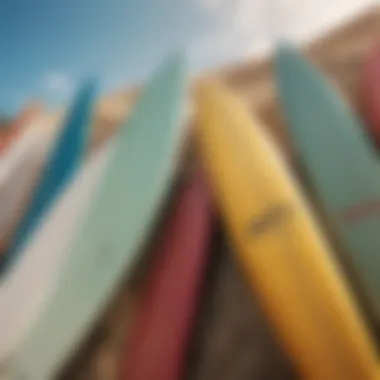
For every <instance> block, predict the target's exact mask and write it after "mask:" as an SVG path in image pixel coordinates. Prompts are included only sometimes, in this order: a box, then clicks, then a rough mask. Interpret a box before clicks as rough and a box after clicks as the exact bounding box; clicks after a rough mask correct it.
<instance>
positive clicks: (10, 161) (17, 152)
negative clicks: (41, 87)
mask: <svg viewBox="0 0 380 380" xmlns="http://www.w3.org/2000/svg"><path fill="white" fill-rule="evenodd" d="M39 116H40V115H36V117H35V118H33V119H32V120H31V121H30V124H29V125H26V126H25V128H23V130H22V131H20V135H19V136H18V138H17V139H16V141H15V142H14V143H13V144H12V145H11V146H10V147H9V148H8V149H6V151H4V152H3V153H2V155H1V159H0V199H1V200H2V202H1V206H0V242H1V245H0V248H1V251H0V255H1V254H2V253H3V252H4V251H5V249H6V247H7V245H8V244H9V238H10V236H11V234H12V233H13V231H14V229H15V226H16V225H17V222H18V221H19V219H20V215H22V213H23V211H24V209H25V206H26V204H27V202H28V200H29V199H30V193H31V190H32V189H33V188H34V186H35V184H36V182H37V179H38V173H39V171H40V170H41V167H42V166H43V163H44V161H45V159H46V155H45V153H44V152H43V151H41V149H40V145H41V144H40V140H41V138H42V136H41V133H39V132H41V131H40V129H39V128H37V127H38V126H39V125H40V117H39Z"/></svg>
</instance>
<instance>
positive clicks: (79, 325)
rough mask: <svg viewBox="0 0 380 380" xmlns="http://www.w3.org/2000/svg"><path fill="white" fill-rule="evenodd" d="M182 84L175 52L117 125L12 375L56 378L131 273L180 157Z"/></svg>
mask: <svg viewBox="0 0 380 380" xmlns="http://www.w3.org/2000/svg"><path fill="white" fill-rule="evenodd" d="M185 91H186V76H185V72H184V64H183V62H182V59H181V58H180V57H178V56H176V55H175V56H172V57H170V58H168V61H166V62H165V63H164V65H163V67H161V68H160V69H159V70H158V71H157V72H156V73H155V74H154V76H153V78H152V79H151V81H150V82H149V83H148V84H147V86H146V87H145V90H144V91H143V94H142V96H141V97H140V99H139V101H138V102H137V105H136V106H135V108H134V109H133V110H132V113H131V115H130V116H129V118H128V121H127V123H126V125H125V126H124V127H123V128H122V129H121V130H120V132H119V133H118V135H117V138H116V139H115V141H116V143H115V150H114V153H113V156H112V157H111V158H110V162H109V165H110V166H109V167H108V169H107V172H106V173H105V175H104V178H103V179H102V183H101V185H100V187H99V189H98V191H97V194H96V195H95V197H94V200H93V201H92V202H93V203H92V207H91V209H90V210H89V212H88V214H87V215H86V221H85V222H84V225H83V228H81V229H79V230H78V233H77V236H76V238H75V239H74V242H73V245H72V246H71V249H70V254H69V259H68V261H67V263H66V265H65V267H64V268H63V269H62V276H61V278H60V280H59V283H58V285H57V289H56V291H55V292H53V294H52V296H51V298H50V301H49V303H48V305H47V308H46V309H45V311H44V312H43V313H42V315H41V317H40V318H39V320H38V322H37V324H36V325H35V327H34V328H33V330H32V332H31V334H30V336H29V337H28V338H27V339H26V340H25V343H24V344H23V345H22V347H21V350H20V351H19V352H18V353H16V354H15V356H14V357H13V358H12V359H11V360H10V362H9V366H8V368H7V375H8V378H11V379H17V378H25V379H28V380H48V379H51V378H53V376H54V374H55V373H56V371H57V370H59V368H60V367H61V365H62V364H63V362H64V361H65V360H66V359H67V358H68V357H69V356H70V354H73V353H75V349H76V347H77V345H78V344H79V343H80V342H81V341H82V339H83V338H84V336H85V335H86V334H87V333H88V332H89V329H90V328H91V326H92V325H93V322H94V321H95V320H96V319H97V318H98V316H99V313H100V312H101V311H103V310H104V307H105V306H106V304H107V302H108V301H109V300H110V297H112V295H113V292H114V291H115V289H116V288H117V286H118V284H119V282H120V281H121V280H122V278H123V276H128V275H130V274H131V272H132V270H133V268H134V265H135V264H136V263H137V261H138V258H139V255H138V254H139V251H140V249H141V248H142V247H143V244H144V242H145V240H146V239H147V238H148V237H149V233H150V231H151V229H152V227H153V222H154V220H155V218H156V217H157V215H158V213H159V211H160V206H161V205H162V203H163V201H164V199H165V195H166V194H167V191H168V188H169V184H170V182H171V181H170V179H171V178H172V176H173V172H174V169H175V166H176V163H177V161H178V153H179V149H180V146H181V141H182V140H183V137H184V132H185V128H184V125H183V122H182V120H181V116H182V111H183V108H184V107H183V106H184V100H185ZM51 253H52V254H54V252H51Z"/></svg>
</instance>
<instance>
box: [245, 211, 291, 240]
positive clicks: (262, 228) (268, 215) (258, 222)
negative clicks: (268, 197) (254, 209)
mask: <svg viewBox="0 0 380 380" xmlns="http://www.w3.org/2000/svg"><path fill="white" fill-rule="evenodd" d="M291 212H292V208H291V206H290V205H289V204H274V205H270V206H269V207H267V208H266V210H265V211H264V212H263V213H262V214H261V215H260V217H258V218H255V219H254V220H253V221H251V222H250V224H249V231H250V233H253V234H255V235H260V234H263V233H265V232H267V231H268V230H270V229H271V228H274V227H277V226H279V225H282V224H283V223H284V222H285V220H286V219H287V218H288V216H289V215H290V213H291Z"/></svg>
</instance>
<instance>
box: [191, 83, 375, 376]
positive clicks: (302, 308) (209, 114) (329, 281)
mask: <svg viewBox="0 0 380 380" xmlns="http://www.w3.org/2000/svg"><path fill="white" fill-rule="evenodd" d="M197 102H198V113H199V114H198V116H199V122H198V126H197V130H196V138H197V142H198V146H199V148H200V151H201V155H202V157H203V159H204V162H205V166H206V169H207V171H208V174H209V178H210V182H211V185H212V188H213V191H214V194H215V197H216V200H217V202H218V204H219V206H220V211H221V213H222V216H223V218H224V220H225V224H226V227H227V230H228V232H229V234H230V236H231V239H232V241H233V243H234V246H235V249H236V254H237V257H238V259H239V261H240V264H241V267H242V268H243V270H244V272H245V274H246V276H247V279H248V280H249V282H250V284H251V285H252V288H253V290H254V291H255V292H256V293H257V294H258V296H259V298H260V301H261V303H262V305H263V306H264V310H265V312H266V315H267V317H268V318H269V320H270V322H271V324H272V326H273V329H274V332H275V333H276V335H277V337H278V340H279V342H280V343H282V345H283V347H284V349H285V350H286V352H287V353H288V355H289V356H290V357H291V358H292V359H293V362H294V364H295V366H296V368H298V371H299V373H300V376H301V377H300V378H301V379H302V380H359V379H360V380H367V379H368V380H369V379H371V380H372V379H374V378H375V377H376V376H377V373H378V371H377V352H376V348H375V345H374V343H373V342H372V341H371V338H370V336H369V333H368V331H367V327H366V326H365V323H364V322H363V318H362V315H361V313H360V312H359V310H358V308H357V306H356V304H355V303H354V301H353V298H352V297H351V292H350V290H349V288H348V285H347V283H346V282H345V280H344V276H343V274H342V272H341V271H340V269H339V268H338V265H337V263H336V262H334V261H333V259H332V258H331V257H330V254H329V248H328V247H327V244H326V243H325V241H324V239H323V237H322V235H321V233H320V232H319V230H318V228H317V226H316V223H315V222H314V220H313V219H312V217H311V214H310V211H309V208H308V206H307V204H306V202H305V200H304V199H303V198H302V196H301V194H300V192H299V190H298V186H297V185H296V184H295V182H294V180H292V178H291V174H290V172H289V171H288V169H287V168H286V167H285V164H284V163H283V162H282V159H281V157H280V155H279V152H278V151H277V150H276V147H275V145H274V143H273V142H272V141H271V140H270V138H269V136H267V135H266V134H265V131H264V129H263V128H260V125H259V123H258V122H257V121H254V122H252V120H253V119H252V117H251V115H250V114H249V112H248V111H247V110H246V109H245V108H244V106H243V104H241V103H240V102H239V100H238V99H237V98H236V97H234V96H233V95H232V94H231V93H229V92H228V90H227V89H225V88H224V87H223V86H222V85H220V84H218V83H208V84H207V83H203V84H201V85H200V86H199V89H198V92H197Z"/></svg>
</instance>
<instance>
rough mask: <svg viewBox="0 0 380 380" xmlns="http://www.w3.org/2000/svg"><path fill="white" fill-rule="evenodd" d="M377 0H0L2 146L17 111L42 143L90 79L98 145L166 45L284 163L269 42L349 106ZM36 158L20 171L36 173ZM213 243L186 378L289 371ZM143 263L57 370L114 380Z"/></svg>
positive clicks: (239, 379)
mask: <svg viewBox="0 0 380 380" xmlns="http://www.w3.org/2000/svg"><path fill="white" fill-rule="evenodd" d="M376 3H377V2H375V1H370V0H308V1H301V0H155V1H145V0H139V1H136V0H131V1H128V0H107V1H103V0H91V1H88V0H87V1H84V0H65V1H51V0H34V1H27V0H14V1H3V2H1V3H0V46H1V53H2V54H1V56H2V58H1V62H2V64H1V65H0V67H1V70H0V84H1V87H0V88H1V89H0V126H1V135H0V143H1V144H3V142H2V141H4V145H6V144H7V143H8V141H9V139H11V137H12V134H13V133H15V132H16V131H17V130H18V128H21V126H24V125H29V124H28V123H25V121H24V119H25V118H28V117H29V114H31V113H33V112H36V110H38V118H39V119H38V123H37V124H38V128H39V129H40V131H39V133H41V136H42V137H41V141H42V143H41V144H40V148H39V149H41V151H42V150H44V149H47V146H48V144H49V142H50V141H51V139H52V136H54V135H55V134H56V132H57V130H58V128H59V126H60V121H61V120H62V116H63V115H64V114H65V111H66V107H67V106H68V104H69V102H70V101H71V100H72V97H73V95H74V93H75V91H76V89H77V88H78V85H79V83H80V81H82V80H83V79H85V78H87V77H89V76H96V77H98V78H99V79H100V81H101V96H100V98H99V99H98V104H97V108H96V113H95V118H94V120H93V127H92V136H91V149H93V150H96V149H97V147H99V146H100V145H102V144H104V142H105V141H107V140H108V139H109V138H110V137H111V136H113V134H114V133H115V131H117V129H118V127H119V126H120V124H121V123H122V122H123V120H124V118H125V117H126V116H127V115H128V112H129V110H130V109H131V106H132V105H133V103H134V100H135V98H136V95H137V94H138V93H139V88H140V86H141V84H142V83H143V82H144V81H145V80H146V79H147V77H148V75H149V74H150V73H151V72H152V70H153V69H154V68H155V67H156V65H157V63H158V62H160V61H161V60H162V58H163V57H164V56H165V55H167V53H169V52H170V51H172V50H173V49H183V50H185V52H186V54H187V57H188V60H189V62H190V70H191V75H192V78H193V80H194V81H196V80H198V79H200V78H208V77H214V76H216V77H220V78H222V79H224V80H225V81H226V82H227V83H228V84H229V85H230V86H231V87H233V88H234V89H235V90H236V91H237V92H238V93H239V94H240V95H241V96H242V97H243V98H244V99H245V100H246V101H247V103H248V104H250V105H252V108H254V109H255V110H257V111H258V112H259V114H260V115H261V116H262V118H263V119H264V121H265V122H266V123H267V125H268V128H269V129H270V130H271V131H272V132H273V134H274V136H275V138H276V141H277V142H278V143H279V146H280V148H281V149H282V150H283V152H284V153H285V157H286V159H288V160H289V162H291V163H292V162H293V160H294V157H293V153H292V151H291V148H290V144H289V142H288V138H287V135H286V133H285V132H284V122H283V119H282V116H281V114H280V112H279V111H278V105H277V97H276V93H275V91H274V86H273V72H272V60H271V52H272V48H273V46H274V43H275V42H276V41H277V40H278V39H281V38H286V39H290V40H292V41H294V42H295V43H296V44H298V45H299V46H300V47H301V48H302V49H304V50H305V51H306V52H307V54H308V55H309V56H310V57H312V59H313V61H314V62H315V63H316V64H317V65H318V66H319V67H320V68H321V69H322V70H323V71H324V72H325V73H326V75H328V76H329V77H330V78H331V79H332V80H333V81H334V82H335V83H336V84H337V86H338V87H339V88H340V89H341V90H342V93H343V95H344V96H345V97H346V98H347V100H348V101H349V102H350V103H351V104H352V105H353V106H354V107H358V103H357V101H356V94H357V92H356V86H357V78H358V72H359V70H360V68H361V64H362V61H363V58H364V56H365V54H366V52H368V50H369V49H370V48H371V46H373V45H374V44H376V43H377V42H378V41H379V40H380V8H379V7H378V6H377V5H376ZM33 125H35V124H33ZM44 141H45V142H44ZM37 166H38V165H37ZM37 166H31V167H30V170H36V171H37V170H38V168H37ZM19 212H21V211H19ZM15 218H17V216H15ZM11 228H12V226H11V227H9V230H8V231H10V230H11ZM3 238H4V239H6V236H5V237H3ZM217 240H218V241H217V242H216V243H215V248H214V249H213V257H212V265H211V266H210V268H211V269H210V270H209V273H208V276H207V281H206V284H205V288H204V294H203V297H202V298H203V299H202V307H201V311H200V313H199V317H198V318H197V326H196V331H195V333H194V336H193V342H192V345H191V348H190V350H189V354H188V360H187V363H188V364H187V370H186V378H187V379H194V380H206V379H207V380H213V379H218V380H230V379H231V380H232V379H233V380H248V379H250V380H253V379H257V380H282V379H284V380H285V379H297V376H296V375H295V372H294V370H293V368H292V366H291V365H290V363H289V361H288V359H287V358H286V355H284V353H282V352H281V350H280V349H279V348H278V347H277V344H276V343H275V342H274V339H273V337H272V334H271V331H270V328H269V327H268V325H267V323H266V320H265V318H264V316H263V314H262V312H261V309H260V306H259V305H258V304H255V303H253V304H252V302H250V301H248V300H250V296H249V294H248V290H247V286H246V284H245V282H244V280H243V279H242V278H241V276H240V275H239V273H238V271H237V269H236V268H235V264H234V262H233V261H232V260H231V258H230V256H229V254H228V251H229V249H230V247H229V246H228V243H227V242H226V241H225V239H224V238H223V237H222V236H219V237H218V239H217ZM143 272H144V271H142V273H140V276H136V278H135V279H134V280H133V281H132V283H130V282H128V284H125V286H124V287H123V288H122V289H120V291H119V292H118V295H117V297H115V300H113V302H112V303H111V305H110V307H109V309H108V310H107V312H106V314H105V315H104V316H103V318H102V319H101V321H100V322H99V323H98V324H97V326H96V328H95V329H94V333H93V334H92V336H91V337H90V338H89V339H88V340H87V341H86V342H85V343H84V344H83V347H81V349H80V350H79V352H78V354H77V355H75V357H74V358H73V359H72V360H71V361H70V363H68V364H67V366H66V367H65V368H64V369H63V370H62V373H61V374H60V375H59V379H61V380H63V379H67V380H73V379H80V380H86V379H88V380H113V379H117V377H116V376H117V375H116V373H117V367H118V363H119V361H120V360H121V357H122V355H123V347H124V344H125V342H124V341H125V335H126V334H127V333H128V330H129V328H130V325H131V323H130V321H131V318H132V316H133V311H134V310H135V309H136V308H137V305H138V302H139V295H140V290H141V288H142V284H143V283H144V278H145V277H144V273H143ZM358 380H360V379H358Z"/></svg>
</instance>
